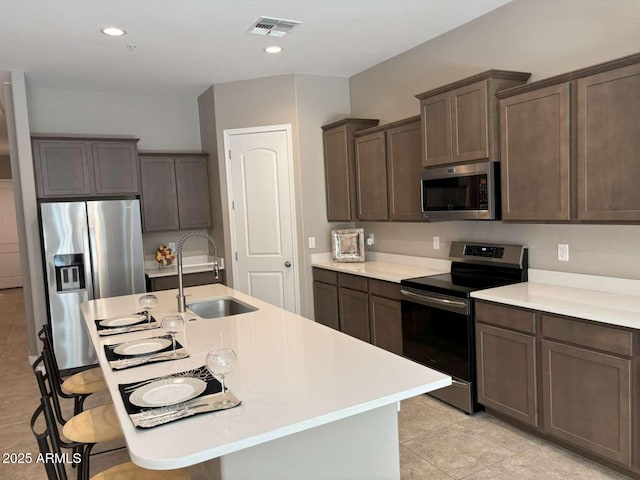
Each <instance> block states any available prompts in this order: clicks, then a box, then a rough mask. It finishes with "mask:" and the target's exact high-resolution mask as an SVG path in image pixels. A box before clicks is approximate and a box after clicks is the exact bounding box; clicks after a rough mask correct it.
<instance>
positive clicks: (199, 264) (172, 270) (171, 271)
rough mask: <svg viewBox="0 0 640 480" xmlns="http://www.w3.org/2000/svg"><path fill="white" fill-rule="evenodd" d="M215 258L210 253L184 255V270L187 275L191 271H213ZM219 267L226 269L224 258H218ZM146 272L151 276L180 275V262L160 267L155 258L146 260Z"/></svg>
mask: <svg viewBox="0 0 640 480" xmlns="http://www.w3.org/2000/svg"><path fill="white" fill-rule="evenodd" d="M213 261H214V258H213V257H212V256H208V255H199V256H192V257H184V258H183V261H182V271H183V273H184V274H185V275H187V274H189V273H200V272H212V271H213ZM218 268H219V269H220V270H223V269H224V259H223V258H220V259H219V260H218ZM144 273H145V275H146V276H147V277H149V278H157V277H170V276H174V275H178V264H177V263H176V262H174V263H173V265H170V266H167V267H162V268H161V267H160V266H159V264H158V262H156V261H155V260H150V261H146V262H145V264H144Z"/></svg>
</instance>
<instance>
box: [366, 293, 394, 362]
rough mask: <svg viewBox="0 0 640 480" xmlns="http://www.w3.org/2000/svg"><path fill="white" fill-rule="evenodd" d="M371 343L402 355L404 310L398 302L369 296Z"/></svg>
mask: <svg viewBox="0 0 640 480" xmlns="http://www.w3.org/2000/svg"><path fill="white" fill-rule="evenodd" d="M369 309H370V314H371V341H372V343H373V344H374V345H377V346H378V347H380V348H384V349H385V350H389V351H390V352H392V353H395V354H396V355H402V308H401V306H400V302H399V301H397V300H390V299H388V298H383V297H379V296H377V295H369Z"/></svg>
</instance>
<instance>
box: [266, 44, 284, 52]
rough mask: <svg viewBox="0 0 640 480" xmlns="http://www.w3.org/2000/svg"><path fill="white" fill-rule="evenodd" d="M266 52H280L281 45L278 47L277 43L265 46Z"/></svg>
mask: <svg viewBox="0 0 640 480" xmlns="http://www.w3.org/2000/svg"><path fill="white" fill-rule="evenodd" d="M264 51H265V52H267V53H280V52H281V51H282V47H278V46H277V45H273V46H271V47H267V48H265V49H264Z"/></svg>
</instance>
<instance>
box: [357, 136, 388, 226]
mask: <svg viewBox="0 0 640 480" xmlns="http://www.w3.org/2000/svg"><path fill="white" fill-rule="evenodd" d="M356 191H357V203H358V220H387V219H388V218H389V214H388V208H387V160H386V147H385V134H384V132H376V133H371V134H369V135H363V136H361V137H357V138H356Z"/></svg>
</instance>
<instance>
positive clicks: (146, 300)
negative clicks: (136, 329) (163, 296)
mask: <svg viewBox="0 0 640 480" xmlns="http://www.w3.org/2000/svg"><path fill="white" fill-rule="evenodd" d="M138 305H140V306H141V307H142V308H143V309H144V314H145V315H146V317H147V323H151V309H152V308H153V307H155V306H156V305H158V297H156V296H155V295H142V296H141V297H140V299H139V300H138Z"/></svg>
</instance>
